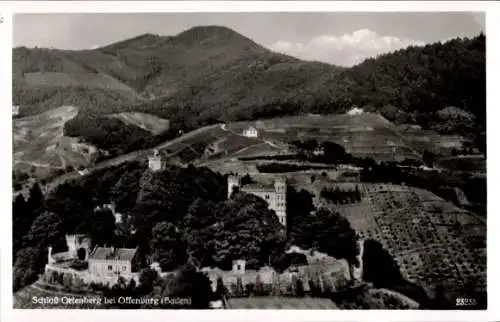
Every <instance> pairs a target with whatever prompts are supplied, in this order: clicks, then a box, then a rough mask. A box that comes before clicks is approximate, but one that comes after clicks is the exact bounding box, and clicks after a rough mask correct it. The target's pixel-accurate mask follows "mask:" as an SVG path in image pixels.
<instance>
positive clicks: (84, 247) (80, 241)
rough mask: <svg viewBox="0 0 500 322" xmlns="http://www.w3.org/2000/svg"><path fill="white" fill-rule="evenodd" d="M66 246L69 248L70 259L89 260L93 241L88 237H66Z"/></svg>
mask: <svg viewBox="0 0 500 322" xmlns="http://www.w3.org/2000/svg"><path fill="white" fill-rule="evenodd" d="M66 245H67V246H68V257H69V258H78V259H80V260H88V258H89V252H90V246H91V240H90V238H88V237H87V236H86V235H82V234H76V235H66Z"/></svg>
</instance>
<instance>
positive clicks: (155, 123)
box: [109, 112, 169, 134]
mask: <svg viewBox="0 0 500 322" xmlns="http://www.w3.org/2000/svg"><path fill="white" fill-rule="evenodd" d="M109 116H111V117H115V118H117V119H119V120H121V121H123V122H124V123H126V124H131V125H135V126H138V127H140V128H142V129H144V130H146V131H149V132H151V133H153V134H159V133H161V132H163V131H165V130H167V129H168V125H169V122H168V120H165V119H162V118H159V117H157V116H155V115H151V114H146V113H138V112H135V113H116V114H111V115H109Z"/></svg>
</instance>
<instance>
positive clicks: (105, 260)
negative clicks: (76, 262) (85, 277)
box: [89, 247, 137, 277]
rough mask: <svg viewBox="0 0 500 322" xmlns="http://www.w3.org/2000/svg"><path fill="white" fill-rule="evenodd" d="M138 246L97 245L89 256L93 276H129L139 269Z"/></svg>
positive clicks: (90, 270) (90, 271)
mask: <svg viewBox="0 0 500 322" xmlns="http://www.w3.org/2000/svg"><path fill="white" fill-rule="evenodd" d="M136 254H137V248H114V247H96V248H95V249H94V251H93V252H92V253H91V254H90V256H89V273H90V275H92V276H96V277H99V276H123V275H124V276H129V275H131V274H132V273H134V272H136V271H137V260H136Z"/></svg>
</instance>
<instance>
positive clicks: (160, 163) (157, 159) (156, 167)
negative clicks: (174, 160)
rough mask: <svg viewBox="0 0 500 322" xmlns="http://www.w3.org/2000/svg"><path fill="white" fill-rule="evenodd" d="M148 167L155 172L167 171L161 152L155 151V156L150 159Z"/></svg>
mask: <svg viewBox="0 0 500 322" xmlns="http://www.w3.org/2000/svg"><path fill="white" fill-rule="evenodd" d="M148 166H149V169H150V170H151V171H153V172H156V171H162V170H164V169H165V161H164V160H163V159H162V157H161V154H160V151H158V150H156V149H155V150H154V151H153V154H152V155H150V156H149V157H148Z"/></svg>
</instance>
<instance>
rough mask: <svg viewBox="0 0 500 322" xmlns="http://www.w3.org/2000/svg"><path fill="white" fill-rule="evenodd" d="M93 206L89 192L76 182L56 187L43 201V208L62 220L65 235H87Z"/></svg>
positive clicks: (92, 216)
mask: <svg viewBox="0 0 500 322" xmlns="http://www.w3.org/2000/svg"><path fill="white" fill-rule="evenodd" d="M95 206H96V205H95V204H94V202H93V199H92V194H91V192H90V191H89V190H88V189H85V188H84V187H82V186H81V185H80V184H78V183H76V182H67V183H64V184H62V185H60V186H58V187H57V188H56V190H55V191H54V192H52V193H51V194H50V195H49V196H48V198H47V200H46V201H45V208H46V209H47V210H48V211H50V212H53V213H55V214H57V215H58V216H59V217H60V218H61V219H62V221H63V223H62V225H63V229H64V231H65V233H89V231H90V226H91V223H92V221H93V219H94V207H95Z"/></svg>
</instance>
